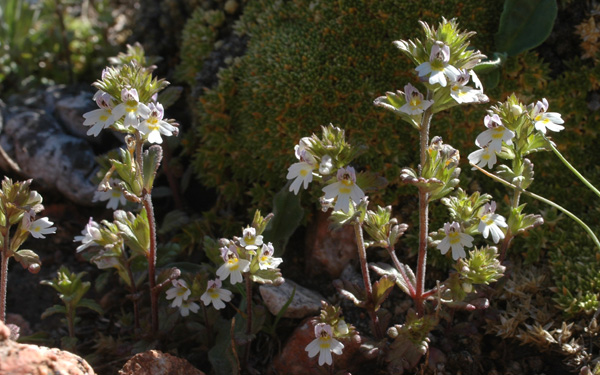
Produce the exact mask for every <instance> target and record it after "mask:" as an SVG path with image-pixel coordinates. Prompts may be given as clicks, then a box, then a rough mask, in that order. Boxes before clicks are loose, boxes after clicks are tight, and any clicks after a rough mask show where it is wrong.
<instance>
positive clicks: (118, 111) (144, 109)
mask: <svg viewBox="0 0 600 375" xmlns="http://www.w3.org/2000/svg"><path fill="white" fill-rule="evenodd" d="M121 101H122V102H123V103H121V104H119V105H117V106H116V107H115V108H114V109H113V110H112V113H113V115H114V116H115V120H120V119H121V117H123V116H125V120H123V125H125V126H133V127H137V126H138V125H139V121H138V116H140V117H143V118H148V116H149V115H150V108H148V106H146V105H145V104H143V103H140V97H139V95H138V92H137V90H136V89H126V88H125V89H123V90H121Z"/></svg>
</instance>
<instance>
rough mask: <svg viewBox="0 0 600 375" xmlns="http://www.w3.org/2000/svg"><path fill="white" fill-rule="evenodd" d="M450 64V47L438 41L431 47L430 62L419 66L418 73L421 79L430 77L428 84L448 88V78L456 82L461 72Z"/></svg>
mask: <svg viewBox="0 0 600 375" xmlns="http://www.w3.org/2000/svg"><path fill="white" fill-rule="evenodd" d="M449 62H450V47H448V46H447V45H445V44H444V43H443V42H439V41H438V42H436V43H435V44H434V45H433V46H432V47H431V53H430V55H429V61H426V62H424V63H422V64H421V65H419V66H417V68H416V71H417V72H418V73H419V78H424V77H427V76H429V79H428V82H429V84H430V85H434V84H436V83H439V84H440V86H442V87H446V85H447V84H448V81H447V80H446V77H447V78H449V79H450V81H456V78H457V77H458V76H459V75H460V72H459V70H458V69H456V68H455V67H454V66H452V65H450V64H448V63H449Z"/></svg>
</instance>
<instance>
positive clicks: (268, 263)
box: [258, 242, 283, 270]
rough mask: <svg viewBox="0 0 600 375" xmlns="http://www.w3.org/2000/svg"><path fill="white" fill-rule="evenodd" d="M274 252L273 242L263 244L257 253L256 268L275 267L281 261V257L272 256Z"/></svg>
mask: <svg viewBox="0 0 600 375" xmlns="http://www.w3.org/2000/svg"><path fill="white" fill-rule="evenodd" d="M274 253H275V249H273V244H272V243H271V242H269V243H268V244H263V245H262V248H261V249H260V253H259V254H258V268H260V269H261V270H268V269H274V268H277V267H278V266H279V265H280V264H281V262H283V259H281V258H274V257H273V254H274Z"/></svg>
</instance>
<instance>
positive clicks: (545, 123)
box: [531, 98, 565, 134]
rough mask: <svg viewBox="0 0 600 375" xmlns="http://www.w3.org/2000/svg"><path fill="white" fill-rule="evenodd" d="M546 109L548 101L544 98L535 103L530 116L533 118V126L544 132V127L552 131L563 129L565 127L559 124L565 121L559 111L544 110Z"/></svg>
mask: <svg viewBox="0 0 600 375" xmlns="http://www.w3.org/2000/svg"><path fill="white" fill-rule="evenodd" d="M547 110H548V101H547V100H546V98H543V99H542V101H538V102H537V103H535V106H534V107H533V108H532V111H531V118H532V119H533V123H534V126H535V128H536V129H537V130H539V131H541V132H542V133H544V134H546V129H547V130H550V131H553V132H559V131H561V130H563V129H564V128H565V127H564V126H562V125H560V124H564V123H565V121H564V120H563V119H562V118H561V116H560V113H558V112H546V111H547Z"/></svg>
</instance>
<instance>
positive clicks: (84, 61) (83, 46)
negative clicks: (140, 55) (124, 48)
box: [0, 0, 115, 92]
mask: <svg viewBox="0 0 600 375" xmlns="http://www.w3.org/2000/svg"><path fill="white" fill-rule="evenodd" d="M112 9H113V4H112V1H111V0H100V1H93V2H92V1H89V0H87V1H83V2H81V1H73V0H59V1H55V0H39V1H28V0H0V91H9V92H10V91H11V90H13V91H14V90H23V89H26V88H30V87H36V86H38V85H39V84H53V83H74V82H76V81H80V80H86V79H87V80H91V78H90V77H93V75H92V74H93V72H96V71H98V70H99V69H101V67H102V66H103V64H104V59H105V57H106V56H107V55H112V54H113V53H114V52H115V47H114V46H111V44H110V43H109V41H108V29H109V27H110V26H113V24H114V22H115V19H114V18H113V17H112V15H111V11H112Z"/></svg>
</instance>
